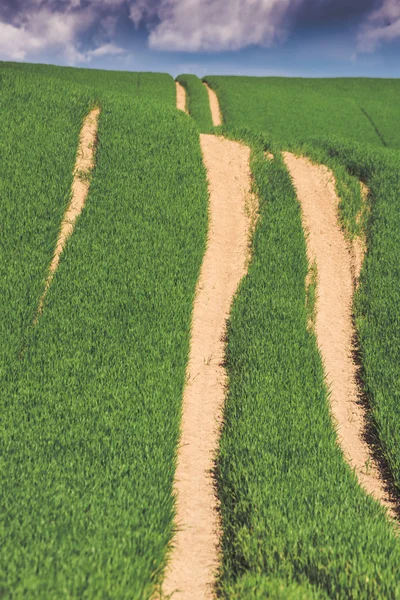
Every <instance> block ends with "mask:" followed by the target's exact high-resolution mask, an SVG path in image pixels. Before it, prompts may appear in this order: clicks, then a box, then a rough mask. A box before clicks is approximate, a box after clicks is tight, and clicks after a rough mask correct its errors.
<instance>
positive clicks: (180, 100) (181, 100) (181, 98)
mask: <svg viewBox="0 0 400 600" xmlns="http://www.w3.org/2000/svg"><path fill="white" fill-rule="evenodd" d="M175 88H176V108H177V109H178V110H181V111H182V112H184V113H186V114H189V112H188V109H187V106H186V90H185V88H184V87H183V85H182V84H181V83H179V81H175Z"/></svg>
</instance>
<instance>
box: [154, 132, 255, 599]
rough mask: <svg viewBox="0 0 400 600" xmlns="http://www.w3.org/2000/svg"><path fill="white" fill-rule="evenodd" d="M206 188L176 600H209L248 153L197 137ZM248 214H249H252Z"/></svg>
mask: <svg viewBox="0 0 400 600" xmlns="http://www.w3.org/2000/svg"><path fill="white" fill-rule="evenodd" d="M200 145H201V150H202V154H203V161H204V165H205V167H206V171H207V176H208V182H209V230H208V240H207V247H206V252H205V255H204V258H203V263H202V266H201V271H200V277H199V281H198V284H197V289H196V295H195V301H194V307H193V314H192V327H191V341H190V354H189V362H188V367H187V377H186V385H185V389H184V394H183V411H182V423H181V438H180V445H179V449H178V454H177V469H176V474H175V483H174V492H175V496H176V529H177V531H176V534H175V536H174V539H173V543H172V547H171V554H170V561H169V564H168V566H167V569H166V574H165V579H164V582H163V590H162V594H163V595H164V597H165V596H167V597H171V596H172V597H173V598H176V599H178V600H207V599H211V598H213V597H214V585H215V577H216V571H217V569H218V567H219V543H220V523H219V516H218V499H217V496H216V492H215V481H214V476H213V471H214V466H215V464H214V463H215V457H216V453H217V450H218V443H219V436H220V428H221V424H222V418H223V407H224V400H225V393H226V386H227V376H226V372H225V368H224V366H223V363H224V357H225V342H224V339H225V333H226V322H227V319H228V317H229V312H230V307H231V304H232V300H233V298H234V295H235V293H236V291H237V289H238V286H239V283H240V281H241V279H242V277H243V276H244V275H245V273H246V270H247V265H248V258H249V238H250V234H251V225H252V219H251V216H252V215H251V212H252V211H251V210H249V203H253V204H254V202H255V198H254V197H253V196H252V194H251V172H250V149H249V148H248V147H247V146H244V145H242V144H240V143H238V142H233V141H230V140H227V139H224V138H222V137H216V136H214V135H206V134H202V135H201V136H200ZM253 213H254V211H253Z"/></svg>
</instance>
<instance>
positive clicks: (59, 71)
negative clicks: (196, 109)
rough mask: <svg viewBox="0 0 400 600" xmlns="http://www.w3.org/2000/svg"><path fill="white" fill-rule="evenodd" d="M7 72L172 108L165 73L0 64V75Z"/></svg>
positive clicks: (172, 92)
mask: <svg viewBox="0 0 400 600" xmlns="http://www.w3.org/2000/svg"><path fill="white" fill-rule="evenodd" d="M7 70H12V71H13V72H21V73H23V74H24V75H27V74H32V75H33V76H35V77H38V76H39V77H40V79H41V80H42V81H45V80H46V79H47V78H50V79H58V80H60V81H62V82H63V83H68V82H69V83H72V84H73V85H76V84H80V85H83V86H85V87H87V88H89V89H90V93H91V95H94V97H96V98H102V97H103V96H104V94H106V93H109V94H111V95H113V96H114V97H120V96H121V94H128V95H129V96H130V97H136V98H141V99H142V100H144V101H146V102H147V101H148V100H151V101H152V102H154V101H157V102H160V103H162V104H163V105H166V104H167V105H168V106H171V107H173V106H175V85H174V81H173V79H172V77H171V76H170V75H167V74H166V73H132V72H129V71H102V70H98V69H76V68H73V67H56V66H52V65H33V64H24V63H6V62H4V63H2V62H0V72H1V71H3V72H7Z"/></svg>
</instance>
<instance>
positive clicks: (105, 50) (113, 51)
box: [86, 44, 126, 59]
mask: <svg viewBox="0 0 400 600" xmlns="http://www.w3.org/2000/svg"><path fill="white" fill-rule="evenodd" d="M125 53H126V50H124V49H123V48H120V47H119V46H115V45H114V44H103V46H99V47H98V48H96V49H95V50H89V52H86V56H87V57H88V59H91V58H99V57H100V56H106V55H113V56H116V55H119V54H125Z"/></svg>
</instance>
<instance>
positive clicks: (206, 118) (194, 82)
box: [176, 75, 214, 133]
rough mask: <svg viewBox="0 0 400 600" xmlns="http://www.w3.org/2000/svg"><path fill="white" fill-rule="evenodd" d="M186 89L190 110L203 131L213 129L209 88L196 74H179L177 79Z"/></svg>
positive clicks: (208, 131)
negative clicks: (207, 88)
mask: <svg viewBox="0 0 400 600" xmlns="http://www.w3.org/2000/svg"><path fill="white" fill-rule="evenodd" d="M176 80H177V81H179V83H180V84H181V85H183V87H184V88H185V89H186V93H187V98H188V111H189V114H190V116H191V117H193V119H194V120H195V121H196V123H197V125H198V127H199V129H200V131H201V132H202V133H210V132H212V131H213V129H214V127H213V122H212V118H211V110H210V102H209V99H208V93H207V90H206V88H205V86H204V84H203V83H202V81H201V80H200V79H199V78H198V77H196V75H179V77H177V79H176Z"/></svg>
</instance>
